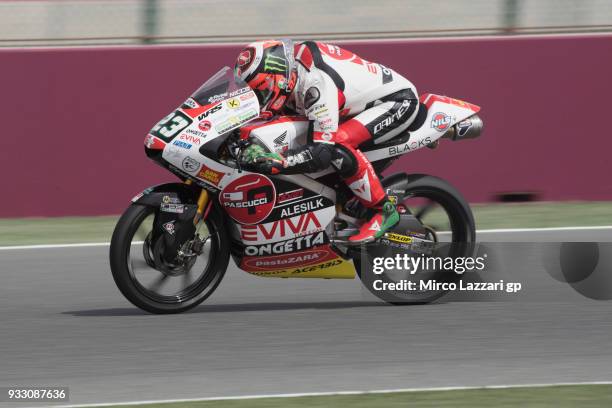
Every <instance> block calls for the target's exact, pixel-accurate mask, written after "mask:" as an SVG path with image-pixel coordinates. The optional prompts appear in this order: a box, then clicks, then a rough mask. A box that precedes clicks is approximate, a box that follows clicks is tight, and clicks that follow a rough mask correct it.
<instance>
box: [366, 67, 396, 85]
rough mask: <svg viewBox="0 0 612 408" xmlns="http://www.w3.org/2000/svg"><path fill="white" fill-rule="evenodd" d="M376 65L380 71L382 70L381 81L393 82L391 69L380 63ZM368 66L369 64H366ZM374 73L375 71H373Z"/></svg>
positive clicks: (384, 82) (385, 82)
mask: <svg viewBox="0 0 612 408" xmlns="http://www.w3.org/2000/svg"><path fill="white" fill-rule="evenodd" d="M378 66H379V67H380V69H381V71H382V83H383V85H384V84H388V83H389V82H393V73H392V72H391V70H390V69H389V68H387V67H385V66H384V65H382V64H378ZM368 68H369V66H368ZM374 73H376V71H374Z"/></svg>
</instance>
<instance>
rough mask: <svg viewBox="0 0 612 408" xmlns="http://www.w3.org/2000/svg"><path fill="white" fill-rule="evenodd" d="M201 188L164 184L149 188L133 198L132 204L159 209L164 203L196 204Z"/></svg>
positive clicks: (181, 184) (182, 184)
mask: <svg viewBox="0 0 612 408" xmlns="http://www.w3.org/2000/svg"><path fill="white" fill-rule="evenodd" d="M201 190H202V188H201V187H199V186H196V185H189V184H185V183H164V184H158V185H156V186H152V187H149V188H147V189H145V190H143V191H142V192H141V193H139V194H138V195H136V196H135V197H134V198H132V203H135V204H140V205H145V206H148V207H159V206H160V205H161V204H162V203H169V202H173V203H177V202H176V200H177V199H178V203H181V204H195V203H197V201H198V197H199V195H200V191H201Z"/></svg>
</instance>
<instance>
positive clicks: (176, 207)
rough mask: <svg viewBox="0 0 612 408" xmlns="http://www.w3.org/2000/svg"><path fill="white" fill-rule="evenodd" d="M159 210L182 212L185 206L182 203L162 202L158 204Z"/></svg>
mask: <svg viewBox="0 0 612 408" xmlns="http://www.w3.org/2000/svg"><path fill="white" fill-rule="evenodd" d="M159 209H160V211H162V212H167V213H174V214H182V213H183V212H184V211H185V206H184V205H183V204H167V203H162V204H161V205H160V206H159Z"/></svg>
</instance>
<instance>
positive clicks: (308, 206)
mask: <svg viewBox="0 0 612 408" xmlns="http://www.w3.org/2000/svg"><path fill="white" fill-rule="evenodd" d="M322 207H325V204H323V198H317V199H315V200H310V201H306V202H303V203H297V204H293V205H289V206H287V208H283V209H282V211H281V217H282V218H285V217H293V216H294V215H299V214H302V213H305V212H308V211H314V210H318V209H319V208H322Z"/></svg>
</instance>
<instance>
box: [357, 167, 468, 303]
mask: <svg viewBox="0 0 612 408" xmlns="http://www.w3.org/2000/svg"><path fill="white" fill-rule="evenodd" d="M400 176H402V175H393V176H391V177H389V178H388V179H393V178H394V177H397V178H398V179H400V180H402V181H401V182H399V183H398V184H397V185H391V186H389V185H388V184H387V183H385V182H384V181H383V184H384V185H385V188H386V189H388V188H389V187H391V189H392V190H393V191H397V192H399V191H398V188H399V190H401V191H403V200H402V201H404V200H405V199H409V198H414V197H423V198H427V199H430V200H432V201H435V202H436V203H438V204H439V205H440V206H441V207H442V208H443V209H444V211H445V212H446V214H447V216H448V218H449V221H450V229H451V233H452V235H451V242H450V245H452V247H451V252H450V255H451V256H469V255H472V254H473V250H474V243H475V241H476V226H475V223H474V216H473V214H472V210H471V209H470V206H469V204H468V203H467V201H466V200H465V199H464V198H463V196H462V195H461V194H460V193H459V192H458V191H457V190H456V189H455V188H454V187H452V186H451V185H450V184H449V183H448V182H446V181H444V180H442V179H440V178H438V177H434V176H429V175H422V174H415V175H409V176H407V177H405V178H404V179H401V177H400ZM404 176H405V175H404ZM388 181H390V180H388ZM400 196H401V195H400ZM396 232H398V233H400V234H404V232H403V231H396ZM364 250H365V251H367V247H366V248H365V249H364ZM353 256H354V258H355V269H356V270H357V274H358V275H359V277H360V279H361V281H362V282H363V284H364V286H366V288H368V290H370V291H371V292H372V293H373V294H374V295H376V296H377V297H379V298H381V299H383V300H385V301H386V302H387V303H391V304H396V305H400V304H401V305H404V304H424V303H429V302H433V301H434V300H436V299H439V298H440V297H442V296H444V294H446V293H447V291H441V290H440V291H427V292H409V293H403V294H402V296H398V295H395V294H393V293H389V292H386V293H385V295H384V298H383V297H381V296H380V295H379V294H377V293H374V292H373V291H372V289H371V288H372V283H373V280H374V279H379V278H380V276H383V275H380V276H378V275H376V276H373V273H372V272H371V271H370V270H368V271H363V270H362V261H361V256H360V253H359V252H358V251H355V253H354V254H353ZM368 258H370V256H368ZM364 272H365V273H364Z"/></svg>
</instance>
